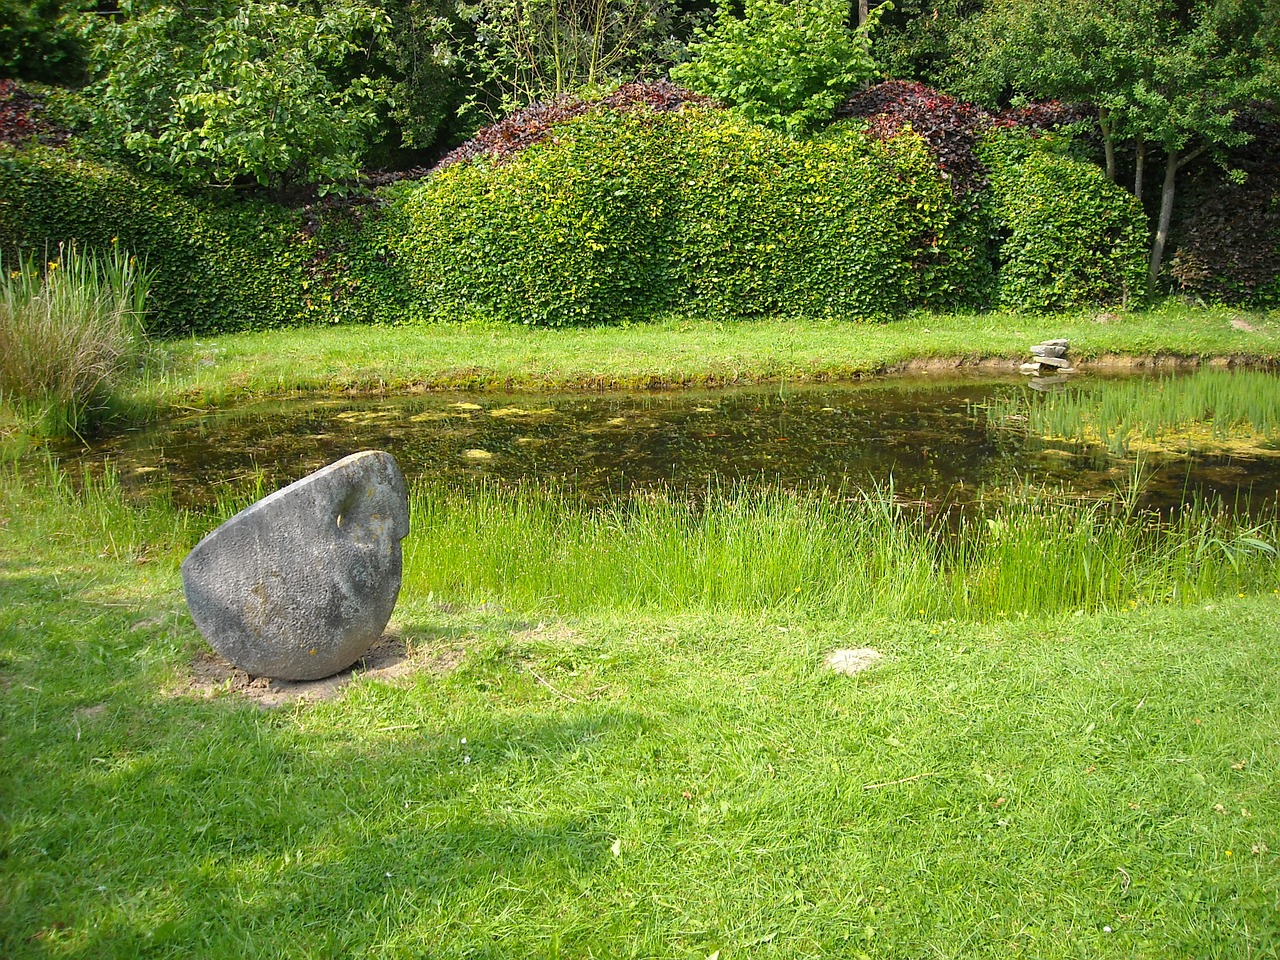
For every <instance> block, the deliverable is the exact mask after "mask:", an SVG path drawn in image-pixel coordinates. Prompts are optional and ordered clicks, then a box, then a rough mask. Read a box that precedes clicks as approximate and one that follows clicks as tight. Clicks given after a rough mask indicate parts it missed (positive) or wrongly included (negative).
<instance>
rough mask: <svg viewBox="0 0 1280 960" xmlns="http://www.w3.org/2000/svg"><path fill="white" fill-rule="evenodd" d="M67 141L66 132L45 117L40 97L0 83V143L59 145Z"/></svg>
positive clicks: (10, 83) (19, 86)
mask: <svg viewBox="0 0 1280 960" xmlns="http://www.w3.org/2000/svg"><path fill="white" fill-rule="evenodd" d="M66 139H67V133H66V131H65V130H61V129H59V128H58V126H57V124H55V123H53V122H52V121H51V120H49V119H48V117H47V116H46V113H45V109H44V103H43V102H42V101H41V99H40V98H39V97H37V96H35V95H34V94H32V93H31V92H30V91H29V90H27V89H26V88H25V87H23V85H22V84H20V83H17V82H16V81H13V80H0V143H8V144H14V145H16V144H20V143H29V142H31V141H33V140H35V141H38V142H40V143H62V142H64V141H65V140H66Z"/></svg>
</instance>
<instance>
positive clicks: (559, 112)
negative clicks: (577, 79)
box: [432, 80, 712, 171]
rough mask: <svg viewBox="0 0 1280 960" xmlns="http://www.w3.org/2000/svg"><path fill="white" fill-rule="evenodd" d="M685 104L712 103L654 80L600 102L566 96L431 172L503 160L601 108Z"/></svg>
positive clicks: (499, 126)
mask: <svg viewBox="0 0 1280 960" xmlns="http://www.w3.org/2000/svg"><path fill="white" fill-rule="evenodd" d="M686 104H698V105H702V106H710V105H711V104H712V100H711V98H709V97H705V96H703V95H702V94H700V93H694V92H693V91H692V90H687V89H685V88H684V87H678V86H676V85H675V84H674V83H671V82H670V81H667V80H657V81H652V82H648V83H640V82H637V83H627V84H623V85H622V86H621V87H619V88H618V89H617V90H615V91H614V92H613V93H611V94H609V95H608V96H607V97H604V98H602V99H600V100H594V101H593V100H584V99H582V98H580V97H574V96H566V97H558V98H556V99H555V100H547V101H543V102H540V103H531V104H530V105H529V106H527V107H524V108H523V109H521V110H516V111H515V112H514V113H511V114H510V115H508V116H506V117H504V118H503V119H501V120H499V121H498V122H497V123H492V124H489V126H487V127H484V128H483V129H482V130H480V131H479V132H478V133H476V135H475V136H474V137H472V138H471V139H470V140H468V141H467V142H466V143H464V144H462V145H461V146H459V147H457V148H456V149H454V150H451V151H450V152H449V153H447V154H445V155H444V157H442V158H441V159H440V161H439V162H438V163H437V164H436V165H435V166H434V167H433V168H432V170H433V171H439V170H443V169H444V168H445V167H449V166H452V165H453V164H455V163H462V162H465V161H467V160H474V159H476V158H477V157H488V158H490V159H492V160H497V161H502V160H505V159H507V158H509V157H512V156H514V155H515V154H517V153H519V152H520V151H521V150H524V149H525V148H526V147H531V146H533V145H534V144H535V143H541V142H542V141H543V140H545V139H546V138H547V137H549V136H551V132H552V130H553V128H554V127H555V125H556V124H558V123H563V122H564V121H566V120H572V119H574V118H575V117H580V116H582V115H583V114H584V113H587V112H589V111H591V110H597V109H600V108H604V109H606V110H617V111H621V112H630V111H632V110H641V109H643V110H647V111H650V112H653V113H667V112H670V111H672V110H679V109H681V108H683V107H684V106H685V105H686Z"/></svg>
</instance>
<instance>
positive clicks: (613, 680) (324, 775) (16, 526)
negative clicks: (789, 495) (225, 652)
mask: <svg viewBox="0 0 1280 960" xmlns="http://www.w3.org/2000/svg"><path fill="white" fill-rule="evenodd" d="M420 495H423V494H420ZM496 504H497V500H496V499H495V501H494V502H493V503H490V504H489V505H488V506H486V507H484V509H485V510H488V511H489V514H488V515H487V516H488V517H489V523H490V524H491V525H492V527H493V530H492V532H491V533H490V534H489V537H488V540H484V542H477V552H476V554H475V557H476V560H475V563H477V564H478V565H482V566H485V568H486V569H487V570H490V571H491V570H492V569H494V568H495V567H496V566H498V565H500V564H501V563H502V562H504V561H502V560H501V559H500V558H497V559H495V558H492V557H490V555H491V554H496V553H498V551H497V550H496V549H495V543H493V542H489V541H502V540H504V539H505V540H507V541H510V538H511V537H512V536H513V535H514V530H515V525H516V524H517V520H516V519H513V516H516V515H517V514H518V511H516V512H515V514H513V513H511V512H510V511H509V512H508V513H507V514H501V512H500V510H499V508H498V506H497V505H496ZM453 509H455V511H456V510H460V509H462V507H461V506H460V505H459V504H458V503H456V502H455V503H454V504H453ZM513 509H514V508H513ZM796 509H800V508H799V507H797V508H796ZM495 511H497V512H498V515H497V516H496V519H495V517H494V512H495ZM784 514H785V511H784ZM415 515H416V517H417V518H418V519H417V520H416V521H415V529H414V531H413V533H412V534H411V539H410V541H408V542H407V544H406V546H407V547H409V546H413V545H414V544H416V546H413V550H412V551H410V552H409V553H408V556H407V561H406V564H407V570H406V587H405V591H404V593H403V594H402V598H401V603H400V605H399V607H398V609H397V612H396V614H395V617H394V619H393V621H392V625H391V631H392V632H393V633H394V634H395V635H396V636H398V637H399V638H400V639H401V641H402V642H403V643H404V644H405V645H406V646H407V648H408V651H409V653H410V665H413V666H415V669H413V670H410V671H408V672H406V673H405V674H404V675H403V676H400V677H399V678H383V679H359V680H357V681H355V682H353V683H352V684H351V685H350V686H348V687H346V688H344V689H343V690H342V691H341V692H340V694H339V695H338V696H337V697H336V698H335V699H331V700H327V701H322V702H314V703H306V702H298V703H294V704H292V705H286V706H282V707H278V708H276V709H274V710H262V709H259V708H258V707H257V706H255V705H254V704H253V703H252V702H250V701H248V700H245V699H243V698H242V697H241V696H240V695H238V694H237V693H235V692H233V691H231V690H225V691H223V690H218V689H214V690H213V691H212V692H213V694H214V695H213V696H208V695H207V694H208V693H209V692H210V691H209V690H207V689H206V690H204V691H203V693H204V694H206V695H197V693H195V692H192V690H191V675H192V662H193V659H195V660H197V661H198V660H200V659H201V657H202V654H201V651H202V650H203V649H204V647H203V641H201V640H200V638H199V636H198V634H197V633H196V631H195V629H194V626H193V625H192V624H191V622H190V619H189V618H188V616H187V614H186V611H185V606H184V603H183V600H182V596H181V587H180V582H179V578H178V575H177V572H176V564H177V562H178V560H180V559H181V557H182V555H183V553H184V552H185V550H186V549H187V548H188V547H189V546H190V545H191V543H192V542H193V539H194V538H195V537H197V536H198V535H199V534H200V533H201V532H202V531H203V530H204V529H206V528H207V527H208V526H209V525H210V524H211V523H213V522H214V520H213V519H212V518H202V517H192V516H187V515H182V514H177V513H175V512H174V511H173V510H172V509H170V508H168V507H167V506H166V505H165V504H163V503H153V504H147V503H126V502H124V501H123V500H122V499H121V496H120V494H119V491H118V490H116V489H115V488H113V487H111V486H110V485H109V484H108V485H97V486H91V487H89V488H88V489H86V490H84V491H81V492H76V491H75V490H74V489H73V488H72V487H71V485H69V484H68V483H66V481H65V479H61V478H59V476H58V475H56V474H50V473H49V472H48V471H47V468H44V467H42V466H40V465H39V464H37V463H33V462H31V461H26V462H24V463H22V464H19V465H18V467H17V468H14V467H12V466H11V467H9V468H8V469H6V471H5V472H4V474H3V478H2V479H0V590H3V594H4V603H3V605H2V606H0V691H3V692H2V696H0V770H3V771H4V776H3V780H0V890H3V891H4V892H3V894H0V955H3V956H5V957H13V958H21V957H84V958H90V957H92V958H99V957H136V956H155V957H166V956H171V957H189V956H218V957H220V956H226V957H253V956H263V957H349V956H350V957H459V958H460V957H511V958H516V957H520V958H523V957H531V956H539V957H540V956H547V957H556V956H560V957H654V958H658V957H697V958H707V957H712V956H716V955H717V954H718V956H719V957H720V958H725V960H727V958H731V957H787V958H790V957H818V956H832V957H861V956H866V957H874V958H899V957H954V958H970V957H1009V956H1034V957H1043V958H1057V957H1064V958H1065V957H1072V958H1075V957H1079V958H1084V957H1089V958H1097V957H1152V958H1156V957H1161V958H1163V957H1223V958H1238V957H1251V956H1252V957H1266V956H1273V955H1275V954H1276V952H1277V950H1280V919H1277V918H1280V862H1278V860H1277V857H1278V856H1280V788H1278V787H1277V777H1276V771H1277V768H1278V767H1280V643H1278V642H1277V638H1278V637H1280V573H1278V571H1277V567H1276V565H1275V562H1274V559H1272V560H1271V562H1270V564H1269V565H1268V564H1267V563H1262V564H1261V565H1258V566H1255V567H1254V568H1253V569H1252V574H1251V575H1250V576H1251V579H1249V580H1248V581H1247V582H1246V581H1235V580H1230V579H1223V580H1221V581H1217V582H1216V584H1217V585H1216V587H1215V590H1216V595H1214V596H1211V597H1208V598H1206V597H1204V596H1200V597H1198V598H1197V599H1196V601H1195V602H1194V603H1187V604H1185V605H1173V604H1168V603H1159V602H1152V603H1143V604H1142V605H1140V606H1139V607H1138V608H1137V609H1131V608H1130V604H1128V603H1125V602H1123V598H1122V596H1117V597H1116V598H1114V600H1113V602H1110V603H1109V605H1107V606H1105V607H1104V608H1103V609H1100V610H1098V611H1096V612H1093V613H1087V612H1065V611H1059V612H1055V613H1054V614H1052V615H1040V614H1039V613H1038V612H1037V610H1036V609H1034V608H1028V607H1027V606H1026V605H1025V604H1024V605H1023V606H1020V607H1019V606H1011V608H1010V609H1008V610H1004V611H1000V612H999V613H998V614H992V615H990V616H982V615H978V616H974V615H970V616H964V615H957V614H961V611H948V610H947V609H945V608H944V609H933V610H928V611H925V612H924V613H921V612H919V611H916V612H914V613H912V612H910V611H898V612H897V613H896V614H895V615H892V616H890V615H885V614H884V613H883V612H880V610H881V609H882V608H879V607H877V606H876V605H875V604H873V603H868V604H865V605H864V606H862V607H858V606H857V604H855V603H852V602H851V603H849V604H846V605H845V606H844V607H842V608H836V607H833V606H832V605H831V604H824V603H820V602H817V601H812V602H811V601H809V600H808V599H807V598H806V596H805V594H804V593H803V592H801V593H800V594H799V596H798V597H786V596H783V595H780V596H777V597H775V598H774V599H772V600H771V599H770V598H769V597H768V596H767V595H765V594H761V593H753V592H750V591H747V592H745V593H742V592H739V593H734V592H733V591H727V592H725V593H722V594H717V593H714V592H711V593H706V594H704V595H703V598H702V599H699V598H698V597H696V596H693V597H686V598H683V599H681V600H680V601H679V602H677V603H674V604H663V603H661V602H656V601H655V602H647V601H636V602H628V601H627V600H626V599H625V598H619V597H617V596H610V597H606V598H604V599H602V600H600V601H599V602H597V603H595V604H594V605H593V603H592V601H591V599H590V597H589V596H585V595H581V594H580V595H578V596H577V597H576V598H575V599H572V600H569V601H563V602H560V603H557V602H555V601H554V600H550V599H548V598H547V597H545V596H544V597H541V598H539V596H538V591H537V590H526V591H524V592H521V591H519V590H508V589H507V588H504V587H503V586H501V584H502V583H504V582H514V581H501V580H498V581H492V580H486V581H485V584H486V586H485V588H484V589H483V590H480V591H474V590H469V589H468V588H467V586H466V577H465V574H462V573H459V574H458V576H457V577H456V578H455V580H454V582H453V583H452V584H451V583H450V582H449V581H448V579H447V578H446V580H445V582H443V583H441V582H439V581H438V578H437V581H432V579H431V577H430V576H429V574H430V572H431V566H432V563H433V558H432V551H431V550H430V548H429V546H428V544H429V542H430V537H431V536H432V532H433V530H441V529H444V528H446V527H449V524H447V523H444V522H443V521H442V520H441V516H440V515H439V514H434V515H433V514H432V513H431V512H430V511H429V510H426V509H425V508H424V507H423V505H422V504H421V503H419V509H418V510H417V511H415ZM655 516H659V517H660V516H661V512H660V511H659V513H658V514H655ZM784 518H785V517H784ZM641 519H643V515H642V517H641ZM464 520H465V518H464ZM764 520H765V521H768V522H777V521H778V517H777V516H774V517H773V519H772V520H770V518H769V516H766V517H765V518H764ZM559 522H560V527H559V531H560V534H561V535H563V536H568V535H569V534H572V533H574V531H575V530H576V531H577V534H576V535H577V537H578V539H577V540H574V541H573V542H572V543H571V544H570V545H569V546H568V547H566V548H565V549H566V553H565V554H564V555H563V556H562V557H561V561H562V562H569V561H570V560H572V559H573V558H574V556H580V557H581V556H586V557H587V560H588V563H589V562H590V556H588V555H587V553H586V550H585V548H584V547H583V546H582V543H584V542H585V540H584V539H583V534H582V531H583V530H586V529H588V527H589V524H588V521H587V520H586V519H584V518H583V517H582V516H577V515H574V514H573V513H572V511H570V512H568V513H567V514H565V515H564V516H562V517H561V519H560V521H559ZM655 524H657V527H655V530H653V531H650V532H645V529H644V528H643V524H642V525H641V526H640V527H637V528H631V529H629V530H626V531H619V533H618V535H619V536H624V534H625V536H626V537H628V538H630V539H631V540H633V541H636V542H638V543H641V544H642V545H643V543H644V542H648V541H655V542H657V541H662V540H663V539H664V537H665V538H669V535H670V530H669V529H668V528H661V529H658V528H659V527H661V526H662V525H661V524H660V523H657V521H655ZM465 527H466V524H465V523H463V524H461V525H459V524H457V523H454V524H453V527H452V528H450V529H454V533H453V535H452V536H453V540H458V538H459V536H462V538H463V539H465V536H463V535H465ZM455 528H456V529H455ZM484 528H485V527H484V525H483V524H481V525H480V526H479V528H478V529H479V530H480V536H481V539H482V540H483V530H484ZM473 529H477V528H475V526H474V524H473ZM664 531H665V532H664ZM739 532H741V531H739ZM553 535H554V534H553ZM474 536H475V535H474V534H473V538H474ZM701 536H703V537H704V538H705V537H706V536H707V535H706V534H705V533H704V534H701ZM825 536H827V537H828V538H829V539H830V538H832V537H836V536H838V534H832V533H830V532H828V533H827V534H825ZM453 540H451V541H450V542H451V543H452V542H453ZM458 542H459V543H460V542H461V541H460V540H459V541H458ZM764 546H765V547H767V545H764ZM762 549H763V548H762ZM803 550H804V547H803V545H800V546H796V545H794V544H791V545H783V546H781V547H779V548H778V550H777V551H775V552H778V553H784V554H788V555H790V554H795V553H796V552H797V551H800V552H803ZM508 552H516V553H519V552H520V551H519V549H518V548H517V549H514V550H511V551H508ZM441 556H442V558H444V559H442V561H441V562H445V561H446V560H447V563H448V564H451V565H452V566H450V567H449V569H452V570H458V569H461V567H460V565H465V562H466V559H465V555H464V551H462V550H461V548H460V547H459V546H458V545H456V544H455V545H454V546H451V547H450V548H449V550H448V551H446V553H445V554H441ZM540 556H544V558H545V557H546V555H545V554H543V555H540ZM486 557H488V559H486ZM543 562H544V563H546V564H548V565H549V564H552V563H554V562H555V561H554V560H551V559H544V561H543ZM597 562H599V563H604V564H612V565H613V566H615V567H619V566H621V565H623V564H624V563H625V560H619V559H617V557H616V556H615V557H614V558H613V559H608V558H605V559H602V560H598V561H597ZM655 562H656V561H655ZM1206 562H1207V563H1208V562H1212V558H1208V559H1207V560H1206ZM1217 563H1218V566H1220V567H1224V568H1225V567H1226V566H1229V565H1228V564H1225V562H1224V561H1223V560H1222V558H1218V560H1217ZM513 575H514V574H513ZM701 575H703V576H706V575H707V573H706V572H705V571H704V572H703V574H701ZM736 575H737V576H739V577H741V578H744V579H750V577H751V567H750V566H749V565H748V566H747V567H746V569H745V570H739V571H737V573H736ZM849 576H856V572H855V573H850V574H849ZM552 579H553V580H554V577H552ZM432 582H435V586H434V587H429V584H431V583H432ZM494 582H496V583H498V586H497V587H493V586H492V583H494ZM788 592H789V591H788ZM815 595H816V594H815ZM864 647H870V648H873V649H875V650H876V651H878V652H879V653H880V654H881V655H882V659H880V660H879V661H877V662H876V663H875V665H874V666H872V667H871V669H868V670H866V671H865V672H863V673H860V674H858V675H856V676H845V675H840V674H837V673H835V672H833V671H831V670H829V669H828V668H827V667H825V666H824V663H823V660H824V657H825V656H826V655H827V654H829V653H830V652H832V651H833V650H837V649H844V648H864Z"/></svg>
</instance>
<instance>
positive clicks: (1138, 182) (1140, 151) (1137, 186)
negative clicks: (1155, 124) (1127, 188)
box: [1133, 137, 1147, 200]
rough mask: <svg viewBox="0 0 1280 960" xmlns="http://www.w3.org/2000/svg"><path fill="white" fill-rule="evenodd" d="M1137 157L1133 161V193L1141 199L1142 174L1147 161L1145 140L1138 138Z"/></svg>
mask: <svg viewBox="0 0 1280 960" xmlns="http://www.w3.org/2000/svg"><path fill="white" fill-rule="evenodd" d="M1137 143H1138V147H1137V158H1136V159H1135V160H1134V161H1133V195H1134V196H1135V197H1137V198H1138V199H1139V200H1141V199H1142V174H1143V172H1144V169H1145V167H1146V162H1147V141H1145V140H1143V139H1142V138H1141V137H1139V138H1138V141H1137Z"/></svg>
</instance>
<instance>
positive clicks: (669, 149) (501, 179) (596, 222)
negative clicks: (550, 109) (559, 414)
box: [396, 108, 983, 325]
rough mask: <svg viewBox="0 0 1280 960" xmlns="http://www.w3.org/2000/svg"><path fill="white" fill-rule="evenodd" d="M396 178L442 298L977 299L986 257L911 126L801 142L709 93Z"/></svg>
mask: <svg viewBox="0 0 1280 960" xmlns="http://www.w3.org/2000/svg"><path fill="white" fill-rule="evenodd" d="M396 189H397V194H396V196H397V203H398V204H399V205H400V206H401V209H402V210H403V214H404V216H405V217H406V219H407V220H408V222H409V223H410V225H411V228H410V232H409V234H408V235H407V236H406V237H405V238H404V239H403V241H402V242H401V244H400V256H401V259H402V263H403V265H404V267H405V270H406V272H407V273H408V274H409V276H410V277H411V280H412V283H413V284H414V287H415V290H416V292H417V294H418V297H419V302H420V303H422V304H424V306H425V309H427V310H429V311H430V312H431V313H433V314H435V315H439V316H456V315H460V314H461V315H466V314H483V315H492V316H499V317H506V318H510V319H518V320H522V321H523V322H526V323H537V324H551V325H562V324H571V323H582V322H597V321H611V320H621V319H628V318H635V317H643V316H647V315H650V314H652V313H653V312H654V311H656V310H660V309H662V308H664V307H668V306H672V305H675V304H681V305H691V306H695V307H696V309H699V310H702V311H705V312H706V313H708V314H710V315H715V316H724V317H741V316H747V315H755V314H761V315H783V316H785V315H794V314H800V313H804V314H810V315H834V316H850V317H862V318H873V317H887V316H892V315H894V314H898V313H901V312H902V311H903V310H906V309H908V308H910V307H913V306H951V305H957V304H960V303H966V302H972V300H973V296H974V295H973V289H972V288H973V283H972V279H973V277H974V276H975V275H977V274H980V273H981V270H982V260H983V256H982V250H981V249H979V246H978V245H977V244H976V243H975V242H974V238H975V236H976V235H975V232H974V231H973V230H967V231H966V230H964V229H962V227H963V223H962V218H961V217H960V216H959V214H958V211H957V207H956V205H955V204H954V201H953V199H952V197H951V194H950V191H949V190H948V188H947V186H946V184H945V183H944V182H943V181H942V179H941V178H940V177H939V176H938V172H937V168H936V166H935V165H934V164H933V163H932V161H931V159H930V157H929V155H928V153H927V151H926V150H925V148H924V145H923V143H922V142H921V141H920V140H919V138H917V137H913V136H904V137H900V138H897V139H895V140H894V141H892V142H890V143H887V144H877V143H874V142H873V141H871V140H870V139H868V138H866V137H864V136H862V135H861V134H858V133H856V132H847V133H846V134H844V135H843V136H842V137H840V138H835V139H831V140H824V141H821V142H797V141H794V140H791V139H789V138H787V137H784V136H782V135H779V134H776V133H773V132H770V131H768V130H766V129H764V128H763V127H760V126H758V125H754V124H751V123H749V122H747V121H745V120H743V119H741V118H738V117H735V116H732V115H729V114H726V113H723V112H718V111H712V110H708V109H702V108H697V109H687V110H684V111H681V112H678V113H665V114H655V113H651V112H648V111H637V112H634V113H617V112H612V111H601V110H596V111H591V112H588V113H586V114H584V115H582V116H580V117H578V118H576V119H572V120H568V121H565V122H561V123H559V124H557V126H556V129H555V136H554V138H552V139H550V140H546V141H544V142H542V143H539V144H538V145H536V146H533V147H530V148H528V149H525V150H523V151H522V152H520V153H519V154H518V156H515V157H514V158H512V159H511V160H510V161H509V162H507V163H505V164H502V165H495V164H493V163H491V162H484V161H476V162H472V163H470V164H455V165H454V166H451V167H449V168H448V169H445V170H443V171H441V172H440V173H439V174H437V175H435V176H434V177H432V178H431V179H430V180H428V181H426V182H424V183H422V184H418V185H401V186H400V187H398V188H396Z"/></svg>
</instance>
